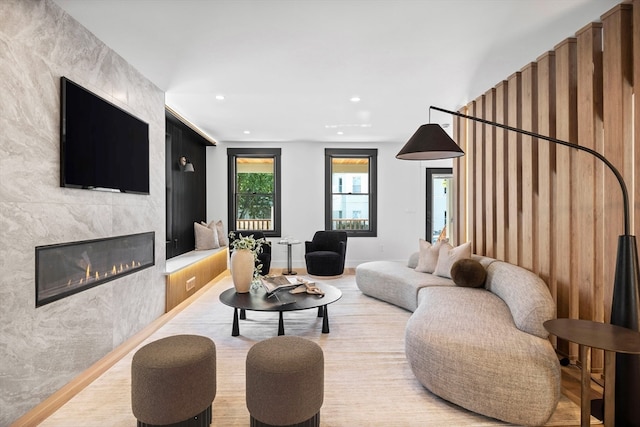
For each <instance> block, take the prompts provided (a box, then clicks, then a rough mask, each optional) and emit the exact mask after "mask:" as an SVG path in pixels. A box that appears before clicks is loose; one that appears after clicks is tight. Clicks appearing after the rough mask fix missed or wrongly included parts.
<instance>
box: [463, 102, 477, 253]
mask: <svg viewBox="0 0 640 427" xmlns="http://www.w3.org/2000/svg"><path fill="white" fill-rule="evenodd" d="M467 114H468V115H470V116H475V114H476V103H475V101H472V102H470V103H469V104H467ZM466 126H467V138H468V140H469V141H470V143H469V144H467V151H466V155H465V157H467V167H468V168H469V171H468V174H467V206H468V210H467V216H468V219H467V237H468V238H469V239H470V240H472V242H471V245H472V251H473V252H475V253H478V252H476V250H475V245H476V242H475V239H476V215H477V213H478V212H477V211H476V196H477V195H478V192H477V191H476V187H477V186H478V183H477V182H476V177H477V175H476V169H477V167H478V164H477V163H476V150H478V146H477V141H476V127H475V126H474V123H473V122H468V123H467V124H466Z"/></svg>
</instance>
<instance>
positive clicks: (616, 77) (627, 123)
mask: <svg viewBox="0 0 640 427" xmlns="http://www.w3.org/2000/svg"><path fill="white" fill-rule="evenodd" d="M631 7H632V6H631V4H627V3H623V4H620V5H618V6H616V7H615V8H613V9H612V10H610V11H609V12H607V13H606V14H604V15H603V16H602V17H601V20H602V26H603V32H604V36H603V38H604V47H603V56H602V63H603V91H604V93H605V94H606V95H605V96H604V100H603V120H604V123H603V125H604V129H605V133H604V153H603V154H604V156H605V157H606V158H607V159H608V160H609V161H610V162H611V163H612V164H613V165H614V166H615V167H616V168H618V170H619V171H620V173H621V174H622V175H623V177H624V180H625V182H627V183H629V182H633V164H632V163H631V162H632V160H633V146H632V145H633V141H632V130H631V129H632V124H631V120H632V102H631V100H632V92H633V87H632V86H631V79H632V70H631V67H632V64H633V62H632V50H631V47H632V43H631V37H633V34H632V27H631V25H632V11H631ZM604 188H605V189H606V191H605V193H604V203H605V211H604V218H603V222H604V224H605V227H606V229H605V236H604V240H603V244H604V245H605V248H604V250H605V252H604V254H605V259H604V286H605V289H604V298H605V300H604V303H605V307H606V308H605V310H606V312H607V314H609V315H610V313H611V295H612V293H613V277H614V274H615V258H616V252H617V240H618V239H617V236H618V235H620V234H622V233H623V229H624V227H623V210H622V205H621V203H622V196H621V192H620V191H619V190H618V188H619V185H618V183H617V181H616V180H615V178H614V177H613V175H612V174H611V173H608V172H607V173H605V180H604ZM614 189H615V190H614Z"/></svg>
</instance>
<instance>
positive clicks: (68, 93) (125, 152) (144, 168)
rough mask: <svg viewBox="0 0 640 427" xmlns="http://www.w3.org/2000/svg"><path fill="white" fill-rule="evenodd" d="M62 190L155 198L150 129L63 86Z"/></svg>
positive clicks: (64, 81)
mask: <svg viewBox="0 0 640 427" xmlns="http://www.w3.org/2000/svg"><path fill="white" fill-rule="evenodd" d="M60 86H61V96H60V108H61V114H60V186H62V187H72V188H84V189H90V190H104V191H113V192H122V193H135V194H149V125H148V124H147V123H145V122H143V121H142V120H140V119H138V118H136V117H134V116H133V115H131V114H129V113H127V112H126V111H124V110H122V109H121V108H119V107H117V106H115V105H113V104H112V103H110V102H108V101H106V100H105V99H103V98H101V97H99V96H98V95H96V94H94V93H92V92H90V91H88V90H87V89H84V88H83V87H81V86H80V85H78V84H76V83H74V82H72V81H71V80H69V79H67V78H66V77H62V78H61V81H60Z"/></svg>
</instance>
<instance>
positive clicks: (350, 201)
mask: <svg viewBox="0 0 640 427" xmlns="http://www.w3.org/2000/svg"><path fill="white" fill-rule="evenodd" d="M377 157H378V150H377V149H338V148H333V149H332V148H327V149H325V229H326V230H341V231H346V232H347V235H349V236H354V237H357V236H361V237H375V236H376V234H377V198H376V187H377Z"/></svg>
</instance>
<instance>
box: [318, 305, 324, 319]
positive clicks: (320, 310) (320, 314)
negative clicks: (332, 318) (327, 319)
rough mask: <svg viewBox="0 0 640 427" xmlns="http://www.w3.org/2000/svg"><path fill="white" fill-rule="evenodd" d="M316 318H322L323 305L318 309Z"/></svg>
mask: <svg viewBox="0 0 640 427" xmlns="http://www.w3.org/2000/svg"><path fill="white" fill-rule="evenodd" d="M318 317H324V305H321V306H320V307H318Z"/></svg>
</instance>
